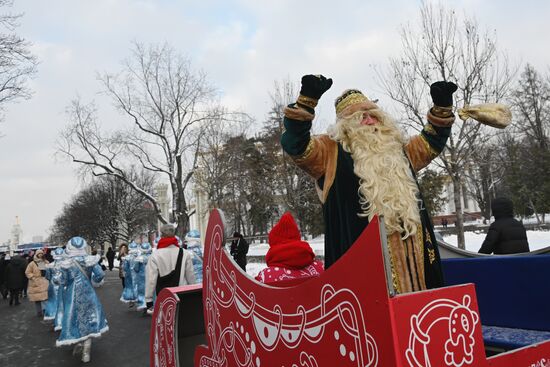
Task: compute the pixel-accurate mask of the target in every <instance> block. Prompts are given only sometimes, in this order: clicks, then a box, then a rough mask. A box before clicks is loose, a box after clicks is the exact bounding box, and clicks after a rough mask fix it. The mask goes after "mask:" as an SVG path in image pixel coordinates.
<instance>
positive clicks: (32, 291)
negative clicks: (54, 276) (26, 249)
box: [25, 250, 49, 317]
mask: <svg viewBox="0 0 550 367" xmlns="http://www.w3.org/2000/svg"><path fill="white" fill-rule="evenodd" d="M47 264H48V262H47V261H46V260H45V259H44V251H43V250H37V251H36V253H35V254H34V257H33V259H32V261H31V262H30V263H29V265H27V269H26V270H25V275H26V276H27V278H28V279H29V286H28V290H27V294H28V297H29V301H31V302H34V305H35V307H36V315H37V316H38V317H42V316H44V312H43V309H42V301H46V300H47V299H48V285H49V282H48V280H47V279H46V278H45V275H46V265H47Z"/></svg>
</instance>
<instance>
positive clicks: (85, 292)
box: [54, 237, 109, 363]
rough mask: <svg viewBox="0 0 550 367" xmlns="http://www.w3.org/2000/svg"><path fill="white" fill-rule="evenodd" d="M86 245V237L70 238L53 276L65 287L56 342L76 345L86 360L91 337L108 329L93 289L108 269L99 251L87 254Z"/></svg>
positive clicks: (76, 350) (101, 307) (99, 284)
mask: <svg viewBox="0 0 550 367" xmlns="http://www.w3.org/2000/svg"><path fill="white" fill-rule="evenodd" d="M87 247H88V244H87V243H86V241H85V240H84V238H82V237H73V238H71V240H70V241H69V243H68V244H67V255H68V258H67V259H65V260H62V261H61V263H60V264H59V266H60V269H61V271H60V272H59V274H57V275H56V276H54V282H55V283H56V284H58V285H59V286H60V287H64V292H63V301H62V302H63V309H64V312H63V320H62V325H61V334H60V335H59V338H58V339H57V341H56V343H55V344H56V346H58V347H59V346H63V345H74V346H75V347H74V349H73V354H74V355H76V354H79V353H82V357H81V359H82V362H84V363H86V362H89V361H90V358H91V357H90V355H91V348H92V338H98V337H100V336H101V335H102V334H103V333H105V332H107V331H108V330H109V326H108V325H107V319H106V318H105V313H104V312H103V306H102V305H101V302H100V301H99V298H98V297H97V295H96V292H95V291H94V289H93V287H99V286H101V285H102V284H103V278H104V277H105V273H104V272H103V269H102V268H101V266H100V265H99V264H98V261H99V256H100V255H94V256H90V255H88V254H87V252H86V248H87Z"/></svg>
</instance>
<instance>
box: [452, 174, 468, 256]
mask: <svg viewBox="0 0 550 367" xmlns="http://www.w3.org/2000/svg"><path fill="white" fill-rule="evenodd" d="M461 187H462V185H461V184H460V178H459V177H456V176H453V194H454V204H455V213H456V222H455V227H456V237H457V244H458V248H460V249H463V250H465V249H466V242H465V240H464V214H463V213H462V190H461Z"/></svg>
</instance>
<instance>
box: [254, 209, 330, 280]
mask: <svg viewBox="0 0 550 367" xmlns="http://www.w3.org/2000/svg"><path fill="white" fill-rule="evenodd" d="M265 262H266V263H267V268H265V269H263V270H262V271H260V273H259V274H258V275H257V276H256V280H258V281H260V282H262V283H275V282H280V281H285V280H290V279H296V278H304V277H312V276H318V275H320V274H321V273H322V272H323V270H324V267H323V263H322V262H320V261H316V260H315V253H314V252H313V250H312V248H311V246H310V245H309V243H307V242H306V241H302V240H301V235H300V230H299V229H298V225H297V224H296V222H295V221H294V218H293V217H292V214H290V213H289V212H286V213H285V214H283V216H282V217H281V219H280V220H279V222H278V223H277V224H275V226H274V227H273V228H272V229H271V231H270V232H269V251H267V254H266V256H265Z"/></svg>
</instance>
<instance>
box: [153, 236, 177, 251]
mask: <svg viewBox="0 0 550 367" xmlns="http://www.w3.org/2000/svg"><path fill="white" fill-rule="evenodd" d="M172 245H176V246H178V247H179V243H178V239H177V238H176V237H163V238H161V239H160V240H159V243H158V245H157V249H161V248H166V247H168V246H172Z"/></svg>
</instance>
